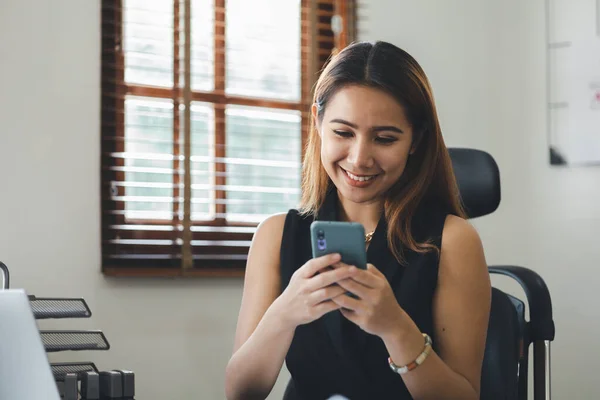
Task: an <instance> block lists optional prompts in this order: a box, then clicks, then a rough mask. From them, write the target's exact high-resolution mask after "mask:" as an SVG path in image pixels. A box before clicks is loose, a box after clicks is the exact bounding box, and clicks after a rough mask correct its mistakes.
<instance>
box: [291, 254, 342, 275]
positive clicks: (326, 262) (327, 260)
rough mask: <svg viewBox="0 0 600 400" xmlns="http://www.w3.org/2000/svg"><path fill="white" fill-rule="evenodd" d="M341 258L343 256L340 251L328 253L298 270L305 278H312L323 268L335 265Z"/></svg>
mask: <svg viewBox="0 0 600 400" xmlns="http://www.w3.org/2000/svg"><path fill="white" fill-rule="evenodd" d="M341 259H342V257H341V256H340V255H339V254H338V253H332V254H326V255H324V256H321V257H317V258H313V259H312V260H310V261H308V262H307V263H306V264H304V265H303V266H302V268H300V270H298V272H299V273H300V275H301V276H302V277H304V278H311V277H312V276H314V275H315V274H316V273H317V272H319V271H320V270H322V269H323V268H325V267H328V266H330V265H333V264H335V263H337V262H338V261H340V260H341Z"/></svg>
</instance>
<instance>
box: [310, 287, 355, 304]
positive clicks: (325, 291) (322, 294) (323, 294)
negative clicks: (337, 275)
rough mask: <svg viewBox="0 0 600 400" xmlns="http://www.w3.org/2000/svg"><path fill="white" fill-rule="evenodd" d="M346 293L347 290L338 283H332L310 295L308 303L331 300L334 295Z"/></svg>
mask: <svg viewBox="0 0 600 400" xmlns="http://www.w3.org/2000/svg"><path fill="white" fill-rule="evenodd" d="M344 293H346V290H345V289H344V288H343V287H341V286H338V285H331V286H327V287H324V288H321V289H317V290H315V291H314V292H312V293H311V294H309V295H308V304H309V305H311V306H312V305H315V304H319V303H322V302H324V301H327V300H330V299H332V298H334V297H337V296H340V295H342V294H344Z"/></svg>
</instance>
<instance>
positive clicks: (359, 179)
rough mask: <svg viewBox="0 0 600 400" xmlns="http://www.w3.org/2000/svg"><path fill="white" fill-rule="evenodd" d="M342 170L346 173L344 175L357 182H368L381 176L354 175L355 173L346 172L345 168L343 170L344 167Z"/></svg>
mask: <svg viewBox="0 0 600 400" xmlns="http://www.w3.org/2000/svg"><path fill="white" fill-rule="evenodd" d="M340 168H341V169H342V171H344V173H345V174H346V176H347V177H348V178H350V179H352V180H353V181H356V182H367V181H370V180H371V179H373V178H376V177H377V176H378V175H379V174H376V175H354V174H353V173H351V172H348V171H346V170H345V169H344V168H342V167H340Z"/></svg>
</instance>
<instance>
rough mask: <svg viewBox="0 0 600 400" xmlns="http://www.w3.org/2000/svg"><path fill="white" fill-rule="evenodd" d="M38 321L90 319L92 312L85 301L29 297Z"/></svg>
mask: <svg viewBox="0 0 600 400" xmlns="http://www.w3.org/2000/svg"><path fill="white" fill-rule="evenodd" d="M29 304H30V305H31V309H32V310H33V315H34V316H35V318H36V319H48V318H89V317H91V316H92V312H91V311H90V308H89V307H88V305H87V303H86V302H85V300H84V299H63V298H49V297H36V296H29Z"/></svg>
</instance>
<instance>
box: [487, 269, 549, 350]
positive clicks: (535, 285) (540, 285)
mask: <svg viewBox="0 0 600 400" xmlns="http://www.w3.org/2000/svg"><path fill="white" fill-rule="evenodd" d="M488 269H489V271H490V273H492V274H499V275H505V276H508V277H511V278H513V279H514V280H516V281H517V282H518V283H519V284H520V285H521V287H522V288H523V290H524V291H525V295H526V296H527V303H528V304H529V334H530V339H531V341H532V342H535V341H538V340H554V335H555V327H554V320H553V319H552V300H551V298H550V291H549V290H548V286H546V282H544V280H543V279H542V277H541V276H540V275H538V274H537V273H536V272H534V271H532V270H530V269H528V268H524V267H516V266H504V265H502V266H498V265H494V266H490V267H489V268H488Z"/></svg>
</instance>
